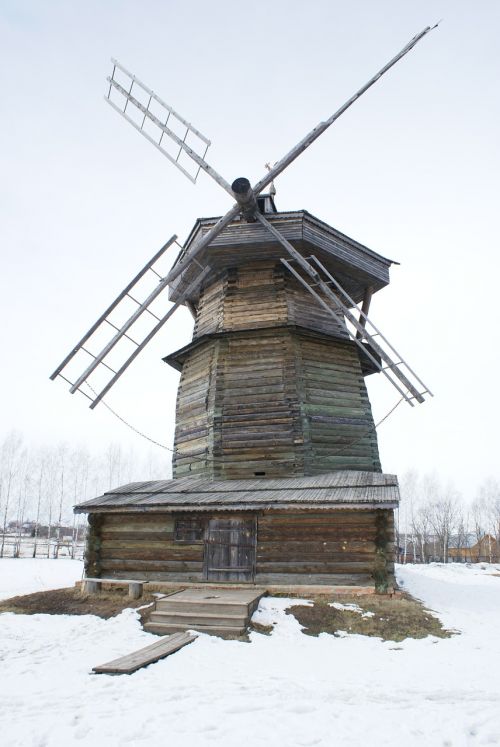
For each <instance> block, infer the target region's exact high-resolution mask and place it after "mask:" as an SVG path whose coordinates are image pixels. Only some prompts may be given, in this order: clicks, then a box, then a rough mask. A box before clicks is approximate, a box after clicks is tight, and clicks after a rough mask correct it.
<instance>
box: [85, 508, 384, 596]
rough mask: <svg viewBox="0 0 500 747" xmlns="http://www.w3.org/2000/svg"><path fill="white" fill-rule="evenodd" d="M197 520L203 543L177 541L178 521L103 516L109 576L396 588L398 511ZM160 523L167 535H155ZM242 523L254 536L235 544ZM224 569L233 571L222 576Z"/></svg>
mask: <svg viewBox="0 0 500 747" xmlns="http://www.w3.org/2000/svg"><path fill="white" fill-rule="evenodd" d="M233 517H234V518H233ZM198 518H199V522H200V524H201V525H202V526H203V527H204V539H203V540H202V541H193V542H186V541H177V542H176V541H175V540H174V539H173V537H174V522H175V516H174V515H172V514H171V515H168V514H149V515H148V514H146V515H144V514H138V515H135V514H130V513H127V514H105V515H103V521H102V524H101V530H100V535H99V543H100V553H99V564H100V568H101V573H102V576H105V577H106V578H116V579H128V578H130V576H131V575H136V576H139V577H140V578H143V579H145V580H150V581H153V580H156V581H162V580H163V581H179V582H182V581H185V582H202V581H207V580H208V581H221V582H224V581H233V582H234V581H236V582H241V581H250V582H252V581H255V582H256V583H276V584H278V583H284V584H289V583H292V584H293V583H296V584H345V583H367V582H368V581H369V580H370V579H371V581H372V583H373V581H374V579H375V580H377V583H378V585H379V586H380V587H382V586H383V585H384V584H385V583H386V581H387V579H389V581H388V583H390V581H391V578H390V577H391V574H392V573H393V569H394V566H393V561H394V519H393V512H392V510H388V509H377V510H347V509H346V510H341V509H337V510H332V511H324V510H323V511H317V512H314V511H311V510H309V511H293V510H288V511H279V510H275V511H264V512H257V513H256V512H244V513H242V514H240V516H239V518H238V514H233V513H231V514H230V515H228V514H227V513H224V512H223V513H219V514H217V513H216V512H214V513H202V514H198ZM157 521H158V527H161V528H162V530H163V531H160V532H158V531H154V530H155V525H156V522H157ZM236 524H238V527H239V528H240V529H241V528H243V530H245V531H249V535H248V537H246V535H245V537H243V535H242V536H241V537H240V536H239V535H238V537H236V534H235V531H236V528H237V527H236ZM254 526H255V535H253V534H252V531H251V530H252V528H253V527H254ZM158 527H156V528H158ZM211 527H212V528H213V529H214V532H213V533H212V534H211V533H210V528H211ZM233 530H234V531H233ZM151 535H153V536H154V537H155V539H154V540H150V536H151ZM162 536H163V539H161V537H162ZM254 537H255V540H254ZM240 539H241V540H242V541H241V542H240V541H239V540H240ZM247 540H248V541H247ZM254 541H255V544H253V543H254ZM224 545H225V547H224ZM233 561H234V562H233ZM242 563H244V564H245V568H246V567H247V566H248V567H250V566H253V567H254V572H252V573H250V572H249V571H248V570H247V571H243V570H241V569H242V568H243V565H242ZM231 564H232V567H231ZM217 568H219V569H226V570H225V571H223V570H220V571H219V572H218V571H217V570H216V569H217ZM208 569H212V572H211V573H209V572H208ZM238 569H240V570H238Z"/></svg>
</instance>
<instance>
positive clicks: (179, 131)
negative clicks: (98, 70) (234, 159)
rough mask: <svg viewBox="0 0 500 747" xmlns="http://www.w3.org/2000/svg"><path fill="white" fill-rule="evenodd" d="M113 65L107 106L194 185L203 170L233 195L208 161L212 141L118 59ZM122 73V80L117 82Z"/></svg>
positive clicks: (113, 61) (108, 79) (229, 187)
mask: <svg viewBox="0 0 500 747" xmlns="http://www.w3.org/2000/svg"><path fill="white" fill-rule="evenodd" d="M111 62H112V63H113V72H112V74H111V76H110V77H108V78H107V81H108V83H109V90H108V95H107V96H105V97H104V98H105V100H106V101H107V102H108V104H110V105H111V106H112V107H113V109H115V111H117V112H118V114H121V116H122V117H124V118H125V119H126V120H127V121H128V122H129V123H130V124H131V125H132V126H133V127H135V128H136V130H138V131H139V132H140V133H141V135H144V137H145V138H146V139H147V140H149V142H150V143H152V144H153V145H154V146H155V147H156V148H158V150H159V151H160V152H161V153H163V155H164V156H166V157H167V158H168V160H169V161H170V162H171V163H173V164H174V166H177V168H178V169H179V170H180V171H182V173H183V174H184V176H187V178H188V179H189V180H190V181H192V182H193V184H194V183H196V179H197V178H198V174H199V173H200V169H203V171H205V172H206V173H207V174H209V175H210V176H211V177H212V179H215V181H216V182H217V183H218V184H220V186H221V187H222V188H223V189H225V190H226V192H229V194H230V195H231V196H232V195H233V192H232V189H231V185H230V184H229V183H228V182H227V181H226V180H225V179H224V178H223V177H222V176H221V175H220V174H218V173H217V172H216V171H215V169H213V168H212V167H211V166H210V165H209V164H208V163H207V162H206V161H205V156H206V154H207V151H208V148H209V147H210V145H211V143H210V140H209V139H208V138H207V137H205V135H202V133H201V132H200V131H199V130H197V129H196V127H193V125H192V124H190V123H189V122H188V121H187V120H186V119H184V117H182V116H181V115H180V114H178V113H177V112H176V111H175V109H173V108H172V107H171V106H170V104H167V103H165V101H163V100H162V99H161V98H160V97H159V96H157V95H156V93H155V92H154V91H152V90H151V89H150V88H148V86H146V85H145V84H144V83H142V82H141V81H140V80H139V78H137V77H136V76H135V75H132V73H129V72H128V70H126V69H125V68H124V67H123V65H120V63H119V62H118V61H117V60H114V59H112V60H111ZM120 74H121V79H120V80H118V75H120ZM190 143H191V145H190ZM191 146H192V147H191ZM197 148H198V149H200V150H201V154H200V153H198V152H197V150H196V149H197Z"/></svg>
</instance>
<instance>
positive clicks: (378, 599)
mask: <svg viewBox="0 0 500 747" xmlns="http://www.w3.org/2000/svg"><path fill="white" fill-rule="evenodd" d="M312 601H313V602H314V604H313V606H310V607H306V606H302V605H300V606H299V605H294V606H292V607H289V608H288V610H287V614H289V615H293V616H294V617H295V618H296V620H298V621H299V623H300V624H301V625H303V626H304V630H303V631H302V632H303V633H305V634H306V635H314V636H317V635H319V634H320V633H332V634H333V635H341V634H342V633H358V634H360V635H367V636H374V637H377V638H382V639H383V640H385V641H403V640H404V639H405V638H425V637H426V636H428V635H433V636H437V637H438V638H449V637H450V636H452V635H454V634H455V632H456V631H450V630H446V629H445V628H443V626H442V625H441V622H440V621H439V619H438V618H437V617H436V616H435V615H434V614H433V613H431V612H429V611H428V610H426V609H425V608H424V607H423V606H422V604H421V603H420V602H418V601H417V600H416V599H413V598H412V597H411V596H410V595H409V594H401V595H398V596H395V597H389V596H382V595H380V596H379V595H375V594H374V595H370V596H365V597H362V598H361V597H359V596H356V597H355V596H347V595H346V596H336V597H335V598H332V599H331V600H330V601H327V600H325V599H314V600H312ZM333 605H335V606H333Z"/></svg>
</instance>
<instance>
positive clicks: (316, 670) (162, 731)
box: [0, 560, 500, 747]
mask: <svg viewBox="0 0 500 747" xmlns="http://www.w3.org/2000/svg"><path fill="white" fill-rule="evenodd" d="M4 562H5V561H0V574H2V573H3V571H2V570H1V564H2V563H4ZM12 562H14V563H16V564H23V563H25V562H26V561H23V560H15V561H12ZM37 562H38V563H39V564H40V565H42V564H45V563H47V564H50V563H52V564H53V565H54V566H58V565H59V564H60V563H62V562H64V561H61V560H56V561H37ZM70 562H71V561H70ZM33 572H34V573H35V572H36V573H37V574H38V573H39V572H38V571H33ZM45 572H46V571H44V573H45ZM494 572H496V573H500V569H498V568H497V569H496V570H495V568H493V567H491V566H485V568H484V569H481V568H479V567H473V568H467V567H465V566H459V565H449V566H442V565H430V566H406V567H404V568H400V569H399V570H398V576H399V579H400V582H402V583H403V584H404V587H405V588H406V589H407V590H408V591H410V592H412V593H413V594H415V595H416V596H417V597H419V598H421V599H422V600H424V601H425V603H426V604H427V605H428V606H429V607H430V608H432V609H434V610H435V611H436V612H437V613H438V614H439V617H440V618H441V619H442V620H443V622H444V624H445V625H446V626H448V627H452V628H455V629H458V630H460V631H461V635H457V636H454V637H453V638H450V639H436V638H427V639H423V640H406V641H404V642H403V643H398V644H396V643H391V642H383V641H381V640H378V639H373V638H366V637H362V636H358V635H347V634H346V635H345V636H342V637H336V636H330V635H326V634H323V635H321V636H319V637H318V638H313V637H310V636H306V635H303V634H302V633H301V632H300V626H299V624H298V623H297V622H296V621H295V620H294V619H293V618H292V617H290V616H287V615H286V614H285V612H284V610H285V608H286V606H287V604H288V603H289V601H287V600H284V599H272V598H267V599H265V600H264V601H263V604H262V608H261V611H259V612H258V613H256V615H257V618H258V620H259V622H264V623H269V622H274V623H275V626H274V632H273V634H272V635H271V636H266V635H262V634H259V633H252V635H251V643H240V642H235V641H223V640H221V639H218V638H214V637H209V636H206V635H200V636H199V638H198V639H197V640H196V641H195V642H194V643H192V644H191V645H190V646H187V647H186V648H185V649H182V650H181V651H179V652H178V653H176V654H175V655H173V656H171V657H169V658H167V659H165V660H163V661H161V662H158V663H157V664H153V665H151V666H149V667H148V668H147V669H143V670H140V671H138V672H136V673H135V674H133V675H131V676H126V675H123V676H118V677H112V676H108V675H90V674H89V672H90V670H91V668H92V666H94V665H96V664H101V663H104V662H105V661H109V660H110V659H112V658H115V657H117V656H119V655H121V654H124V653H128V652H130V651H132V650H134V649H135V648H139V647H140V646H142V645H146V644H148V643H150V642H151V641H153V640H155V638H154V636H152V635H150V634H148V633H145V632H144V631H142V630H141V628H140V625H139V623H138V620H137V613H136V612H135V611H132V610H126V611H124V612H123V613H122V614H121V615H119V616H118V617H115V618H113V619H110V620H101V619H99V618H96V617H93V616H85V617H70V616H47V615H34V616H23V615H13V614H9V613H4V614H2V615H0V636H1V641H2V643H1V647H2V652H1V668H0V671H1V677H0V711H1V715H0V719H1V722H2V732H1V733H2V742H3V743H4V744H8V745H9V747H21V745H22V747H31V746H33V747H35V746H36V747H59V745H61V747H63V746H64V747H68V745H82V747H84V746H85V745H89V746H90V745H92V747H100V746H101V745H102V746H103V747H104V746H106V747H115V746H116V747H118V745H120V746H121V745H125V744H131V745H143V744H144V745H148V746H150V747H156V746H159V745H169V747H199V746H200V747H203V746H204V745H217V747H235V746H238V747H239V745H242V747H247V745H248V746H249V747H254V746H258V747H260V746H261V745H262V746H263V745H266V747H268V746H269V745H271V746H272V747H295V745H297V746H299V745H300V746H304V747H305V746H309V745H311V746H312V745H318V746H320V747H332V746H337V745H342V747H344V746H346V745H348V746H349V747H350V746H351V745H353V746H354V747H357V746H358V745H359V746H363V747H364V746H365V745H366V746H368V747H372V746H373V747H379V746H382V745H384V746H386V745H387V746H388V747H396V745H397V747H401V745H404V747H413V746H414V745H418V746H419V747H422V746H425V747H434V745H435V746H436V747H438V746H439V747H445V746H447V747H451V746H453V747H461V746H469V745H470V746H472V745H491V744H500V667H499V666H498V663H499V661H500V577H495V576H494V575H493V573H494ZM41 573H42V572H41V571H40V574H41ZM62 573H63V572H62V571H61V572H59V571H57V572H56V573H55V575H56V583H57V585H59V584H60V582H62V578H61V575H62ZM68 573H69V570H68ZM70 576H71V574H69V575H68V581H70V580H71V579H70ZM39 578H40V579H41V581H43V584H44V588H46V586H45V584H46V583H47V576H45V575H43V576H42V575H40V576H39ZM20 587H21V588H19V589H12V591H14V592H18V591H23V590H24V589H25V588H26V579H25V578H24V573H21V574H20ZM3 588H4V587H3V586H2V589H3ZM295 603H296V601H295ZM360 604H362V602H360Z"/></svg>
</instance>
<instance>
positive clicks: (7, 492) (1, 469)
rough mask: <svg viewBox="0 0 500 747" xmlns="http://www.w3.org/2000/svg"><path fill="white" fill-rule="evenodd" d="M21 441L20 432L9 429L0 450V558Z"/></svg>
mask: <svg viewBox="0 0 500 747" xmlns="http://www.w3.org/2000/svg"><path fill="white" fill-rule="evenodd" d="M22 443H23V439H22V436H21V434H20V433H18V432H17V431H11V432H10V433H9V434H8V435H7V437H6V438H5V439H4V442H3V444H2V448H1V451H0V479H1V498H2V500H3V502H4V506H3V527H2V542H1V545H0V558H3V555H4V549H5V536H6V534H7V521H8V516H9V506H10V501H11V497H12V491H13V487H14V480H15V478H16V475H17V472H18V470H19V465H20V452H21V447H22Z"/></svg>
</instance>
